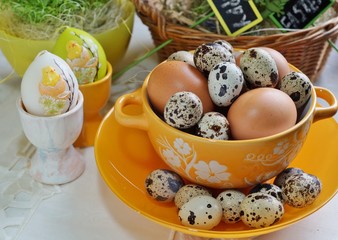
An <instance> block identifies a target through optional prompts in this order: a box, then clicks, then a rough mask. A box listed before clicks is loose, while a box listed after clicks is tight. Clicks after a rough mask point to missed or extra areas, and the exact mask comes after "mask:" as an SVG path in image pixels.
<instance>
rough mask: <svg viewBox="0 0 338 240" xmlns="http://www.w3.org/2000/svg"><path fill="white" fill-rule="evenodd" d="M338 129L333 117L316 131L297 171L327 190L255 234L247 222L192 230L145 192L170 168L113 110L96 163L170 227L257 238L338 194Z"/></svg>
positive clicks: (134, 204)
mask: <svg viewBox="0 0 338 240" xmlns="http://www.w3.org/2000/svg"><path fill="white" fill-rule="evenodd" d="M126 110H127V111H128V112H129V114H137V113H140V111H141V109H140V108H139V107H137V106H128V109H126ZM337 143H338V124H337V123H336V121H335V120H334V119H333V118H329V119H325V120H321V121H319V122H316V123H314V124H313V125H312V126H311V129H310V132H309V135H308V138H307V140H306V142H305V144H304V146H303V148H302V150H301V152H300V153H299V154H298V156H297V158H296V159H295V160H294V161H293V163H292V166H295V167H299V168H301V169H303V170H304V171H305V172H307V173H312V174H314V175H316V176H318V177H319V178H320V180H321V181H322V185H323V190H322V192H321V194H320V196H319V197H318V199H317V200H316V201H315V202H314V203H313V204H312V205H310V206H308V207H305V208H301V209H296V208H292V207H288V206H286V207H285V215H284V216H283V218H282V220H281V221H279V222H278V223H276V224H274V225H273V226H270V227H267V228H262V229H251V228H249V227H247V226H245V225H244V224H243V223H236V224H233V225H230V224H225V223H221V224H219V225H218V226H217V227H216V228H214V229H213V230H199V229H191V228H188V227H185V226H183V225H182V224H181V223H180V222H179V219H178V216H177V209H176V207H175V206H174V204H164V203H158V202H155V201H154V200H152V199H150V198H149V197H148V195H147V193H146V191H145V187H144V180H145V178H146V176H147V175H148V174H149V173H150V172H151V171H152V170H154V169H158V168H168V167H167V166H166V165H165V163H164V162H163V161H162V160H161V159H160V158H159V157H158V156H157V154H156V153H155V151H154V149H153V148H152V145H151V144H150V142H149V140H148V136H147V133H146V132H145V131H141V130H136V129H133V128H127V127H123V126H121V125H119V124H118V123H117V122H116V120H115V117H114V109H111V110H110V112H109V113H108V114H107V115H106V116H105V118H104V119H103V121H102V123H101V125H100V127H99V129H98V132H97V135H96V138H95V145H94V147H95V148H94V149H95V158H96V162H97V166H98V169H99V171H100V173H101V176H102V178H103V179H104V181H105V182H106V184H107V185H108V186H109V188H110V189H111V190H112V191H113V192H114V193H115V194H116V195H117V196H118V197H119V198H120V199H121V200H122V201H123V202H124V203H125V204H127V205H128V206H129V207H131V208H132V209H134V210H135V211H137V212H139V213H141V214H142V215H144V216H145V217H147V218H149V219H151V220H153V221H155V222H157V223H159V224H161V225H163V226H166V227H168V228H171V229H174V230H177V231H180V232H183V233H187V234H191V235H195V236H200V237H209V238H245V237H247V238H248V237H254V236H259V235H263V234H267V233H270V232H274V231H277V230H280V229H282V228H285V227H288V226H290V225H291V224H293V223H295V222H297V221H299V220H301V219H303V218H305V217H306V216H308V215H310V214H312V213H314V212H315V211H317V210H318V209H320V208H321V207H322V206H324V205H325V204H326V203H327V202H328V201H329V200H330V199H331V198H332V197H333V196H334V195H335V194H336V193H337V189H338V181H337V176H338V161H337V160H338V147H337Z"/></svg>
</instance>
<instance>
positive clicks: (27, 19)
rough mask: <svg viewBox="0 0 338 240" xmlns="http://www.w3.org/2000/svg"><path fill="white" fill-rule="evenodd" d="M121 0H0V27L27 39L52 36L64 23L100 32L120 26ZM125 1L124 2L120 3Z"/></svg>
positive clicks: (91, 31)
mask: <svg viewBox="0 0 338 240" xmlns="http://www.w3.org/2000/svg"><path fill="white" fill-rule="evenodd" d="M123 2H125V1H118V0H87V1H86V0H0V30H3V31H5V32H7V33H8V34H12V35H14V36H17V37H22V38H27V39H40V40H43V39H50V38H53V37H56V36H57V32H56V31H57V30H58V29H59V28H62V27H64V26H71V27H75V28H79V29H83V30H85V31H87V32H90V33H97V32H101V31H104V30H105V29H108V28H111V27H114V26H116V24H117V22H118V20H119V19H120V14H122V12H123V11H121V7H122V6H123ZM118 3H121V4H118Z"/></svg>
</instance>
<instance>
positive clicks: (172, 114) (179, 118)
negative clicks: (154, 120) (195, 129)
mask: <svg viewBox="0 0 338 240" xmlns="http://www.w3.org/2000/svg"><path fill="white" fill-rule="evenodd" d="M202 115H203V106H202V102H201V100H200V99H199V97H198V96H197V95H196V94H194V93H192V92H185V91H183V92H177V93H175V94H173V95H172V96H171V97H170V98H169V100H168V102H167V104H166V105H165V108H164V120H165V122H166V123H167V124H169V125H170V126H172V127H175V128H178V129H187V128H190V127H192V126H194V125H196V124H197V122H198V121H199V120H200V119H201V117H202Z"/></svg>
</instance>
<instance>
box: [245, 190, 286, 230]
mask: <svg viewBox="0 0 338 240" xmlns="http://www.w3.org/2000/svg"><path fill="white" fill-rule="evenodd" d="M283 215H284V207H283V204H282V203H281V202H280V201H278V200H277V199H276V198H275V197H273V196H271V195H269V194H267V193H260V192H258V193H251V194H248V195H247V196H246V197H245V198H244V200H243V201H242V203H241V220H242V222H243V223H244V224H245V225H247V226H249V227H253V228H263V227H268V226H271V225H272V224H274V223H276V222H278V221H279V220H280V219H281V218H282V217H283Z"/></svg>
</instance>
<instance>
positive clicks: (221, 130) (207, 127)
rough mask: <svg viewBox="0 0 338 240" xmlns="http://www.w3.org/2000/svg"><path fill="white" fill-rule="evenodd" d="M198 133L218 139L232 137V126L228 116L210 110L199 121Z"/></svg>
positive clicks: (201, 135) (198, 134)
mask: <svg viewBox="0 0 338 240" xmlns="http://www.w3.org/2000/svg"><path fill="white" fill-rule="evenodd" d="M196 135H197V136H200V137H203V138H209V139H217V140H228V139H230V126H229V122H228V120H227V118H226V117H225V116H224V115H223V114H221V113H219V112H208V113H206V114H204V115H203V117H202V118H201V120H200V121H199V122H198V123H197V127H196Z"/></svg>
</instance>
